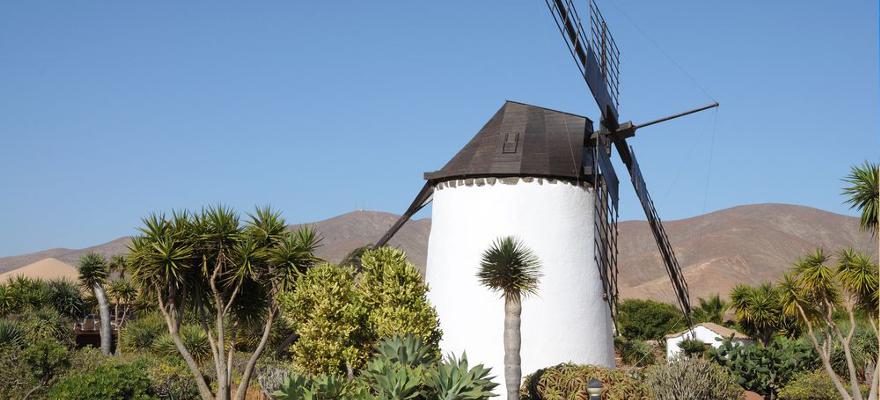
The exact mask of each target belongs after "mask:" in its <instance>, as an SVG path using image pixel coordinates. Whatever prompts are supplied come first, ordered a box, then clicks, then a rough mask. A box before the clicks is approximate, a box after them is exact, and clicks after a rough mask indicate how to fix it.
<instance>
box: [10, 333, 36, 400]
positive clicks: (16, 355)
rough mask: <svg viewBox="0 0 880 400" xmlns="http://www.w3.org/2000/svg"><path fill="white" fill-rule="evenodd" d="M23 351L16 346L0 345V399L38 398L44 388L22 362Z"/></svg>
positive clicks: (23, 399) (29, 368) (21, 399)
mask: <svg viewBox="0 0 880 400" xmlns="http://www.w3.org/2000/svg"><path fill="white" fill-rule="evenodd" d="M23 352H24V351H23V350H22V349H21V348H18V347H9V346H0V399H9V400H25V399H32V398H39V397H40V392H41V391H42V390H43V389H44V388H43V386H42V385H40V383H39V381H38V380H37V378H36V376H34V374H33V371H31V367H30V366H29V365H28V364H27V363H26V362H24V359H23Z"/></svg>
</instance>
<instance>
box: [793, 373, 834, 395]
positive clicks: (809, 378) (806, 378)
mask: <svg viewBox="0 0 880 400" xmlns="http://www.w3.org/2000/svg"><path fill="white" fill-rule="evenodd" d="M778 398H779V400H837V399H839V398H840V394H839V393H838V392H837V389H836V388H835V387H834V383H832V382H831V378H829V377H828V375H826V374H825V372H823V371H814V372H802V373H800V374H798V375H796V376H795V377H794V379H792V380H791V381H790V382H789V383H788V384H787V385H785V387H784V388H782V390H780V391H779V397H778Z"/></svg>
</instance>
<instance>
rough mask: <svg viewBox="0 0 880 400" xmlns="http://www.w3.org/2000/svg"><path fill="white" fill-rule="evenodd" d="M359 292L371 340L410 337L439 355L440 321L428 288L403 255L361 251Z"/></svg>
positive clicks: (383, 249)
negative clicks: (430, 301)
mask: <svg viewBox="0 0 880 400" xmlns="http://www.w3.org/2000/svg"><path fill="white" fill-rule="evenodd" d="M360 262H361V268H362V273H361V275H360V282H359V285H358V287H359V289H360V295H361V296H362V298H363V301H364V305H365V306H366V308H367V310H368V311H367V313H368V314H367V324H368V327H369V329H370V331H371V332H370V334H371V336H372V337H373V338H389V337H392V336H395V335H406V334H413V335H415V336H416V337H417V338H419V339H420V340H421V341H422V343H424V344H425V345H426V346H427V347H428V348H429V349H433V350H434V351H436V352H437V354H438V355H439V352H440V350H439V343H440V337H441V333H440V321H439V320H438V318H437V312H436V311H435V310H434V307H432V306H431V305H430V304H429V303H428V301H427V293H428V286H427V285H425V283H424V281H422V277H421V275H419V272H418V271H417V270H416V268H415V266H413V265H412V264H411V263H409V262H408V261H407V260H406V254H405V253H404V252H403V251H401V250H398V249H395V248H391V247H380V248H378V249H374V250H367V251H364V252H363V253H362V254H361V256H360Z"/></svg>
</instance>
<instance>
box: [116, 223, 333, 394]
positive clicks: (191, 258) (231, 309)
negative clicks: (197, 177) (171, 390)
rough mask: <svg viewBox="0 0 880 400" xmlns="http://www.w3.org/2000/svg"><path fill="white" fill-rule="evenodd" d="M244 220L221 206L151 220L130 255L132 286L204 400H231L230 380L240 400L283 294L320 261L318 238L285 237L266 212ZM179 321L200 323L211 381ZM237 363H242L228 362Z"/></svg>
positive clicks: (306, 230) (306, 234)
mask: <svg viewBox="0 0 880 400" xmlns="http://www.w3.org/2000/svg"><path fill="white" fill-rule="evenodd" d="M249 217H250V218H249V220H248V221H247V222H245V223H242V222H241V220H240V217H239V215H238V213H237V212H235V211H234V210H232V209H230V208H227V207H224V206H214V207H208V208H205V209H203V210H202V211H201V212H199V213H189V212H179V213H174V214H172V215H171V217H170V218H166V217H165V216H163V215H152V216H149V217H147V218H145V219H144V220H143V224H144V226H143V227H142V228H140V232H141V234H140V235H138V236H135V237H134V238H132V242H131V246H130V247H129V255H128V257H127V260H128V261H129V263H128V266H129V267H130V270H129V271H130V273H131V279H132V282H134V284H135V287H137V288H138V290H139V291H140V293H144V294H148V295H149V296H150V299H151V301H154V302H156V303H158V304H156V305H157V306H158V309H159V311H160V312H161V314H162V317H163V319H164V320H165V325H166V328H167V329H168V334H169V336H170V340H171V342H172V344H173V345H174V347H175V348H176V349H177V352H178V353H179V354H180V356H181V357H182V358H183V360H184V362H185V363H186V365H187V368H188V369H189V370H190V373H191V374H192V376H193V378H194V379H195V381H196V386H197V388H198V391H199V395H200V396H201V397H202V398H203V399H206V400H228V399H231V398H233V391H232V389H233V384H234V381H235V380H234V378H235V377H238V378H239V379H238V389H237V390H236V391H235V392H234V395H235V399H237V400H243V399H244V397H245V395H246V394H247V388H248V385H249V384H250V381H251V380H252V377H253V375H254V373H255V369H256V363H257V360H258V359H259V357H260V355H261V354H262V353H263V351H264V349H265V347H266V345H267V343H268V341H269V337H270V334H271V333H272V332H273V330H272V327H273V324H274V321H275V320H276V319H277V318H279V317H280V316H279V313H280V304H281V301H282V296H283V294H284V292H287V291H289V290H291V289H292V288H293V285H294V283H295V280H296V277H297V276H299V274H300V273H301V272H302V271H304V270H305V269H307V268H310V267H311V266H312V265H314V264H315V263H316V262H317V261H318V258H317V257H316V256H315V255H314V251H315V249H316V248H317V246H318V245H319V243H320V237H319V236H318V235H317V234H316V232H315V231H314V230H313V229H311V228H310V227H302V228H300V229H299V230H297V231H296V232H290V231H288V230H287V224H286V223H285V221H284V219H283V218H282V217H281V214H280V213H279V212H277V211H275V210H273V209H271V208H269V207H262V208H258V209H256V211H255V212H254V213H253V214H251V215H249ZM185 314H186V316H188V317H189V318H194V319H196V321H198V325H197V329H199V330H200V331H201V332H202V333H204V336H205V337H207V341H208V348H209V349H210V351H209V359H208V360H210V361H212V362H213V367H214V371H216V373H215V375H213V376H212V377H211V378H212V379H211V380H209V379H208V375H206V374H205V371H204V369H203V368H201V366H200V365H199V361H200V360H199V359H198V351H197V350H198V349H196V348H195V347H193V346H190V345H189V344H187V343H186V341H185V340H184V339H185V335H186V332H184V331H181V327H182V323H183V321H184V316H185ZM182 335H183V336H182ZM244 337H247V338H251V339H254V340H256V341H257V342H256V344H255V346H254V347H249V348H248V350H246V351H243V350H244V349H242V348H241V347H237V346H236V344H237V343H238V342H237V341H238V340H239V338H244ZM236 353H238V355H239V357H238V358H236V355H237V354H236ZM248 353H249V354H248ZM241 358H245V362H244V363H239V362H234V363H233V362H232V361H233V360H239V359H241ZM205 362H207V361H205ZM236 367H238V370H236ZM209 382H211V384H210V385H209Z"/></svg>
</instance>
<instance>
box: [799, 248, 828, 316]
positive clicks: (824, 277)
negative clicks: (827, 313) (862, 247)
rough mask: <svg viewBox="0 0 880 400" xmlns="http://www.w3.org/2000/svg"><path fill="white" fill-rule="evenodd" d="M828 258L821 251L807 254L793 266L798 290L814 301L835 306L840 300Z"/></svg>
mask: <svg viewBox="0 0 880 400" xmlns="http://www.w3.org/2000/svg"><path fill="white" fill-rule="evenodd" d="M829 260H830V257H829V256H828V255H827V254H825V252H824V251H823V250H822V249H816V251H815V252H813V253H811V254H807V255H806V256H804V257H802V258H801V259H800V260H798V261H797V262H796V263H795V265H794V269H793V271H794V274H795V276H796V277H797V284H798V287H799V289H800V290H801V291H802V292H804V293H805V294H807V295H809V296H810V297H812V298H813V299H814V300H817V301H821V302H823V303H826V302H827V303H828V304H827V305H832V306H833V305H835V304H837V303H838V302H839V300H840V290H839V288H838V287H837V284H836V282H835V279H834V278H835V277H834V271H833V270H832V269H831V267H829V266H828V261H829Z"/></svg>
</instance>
